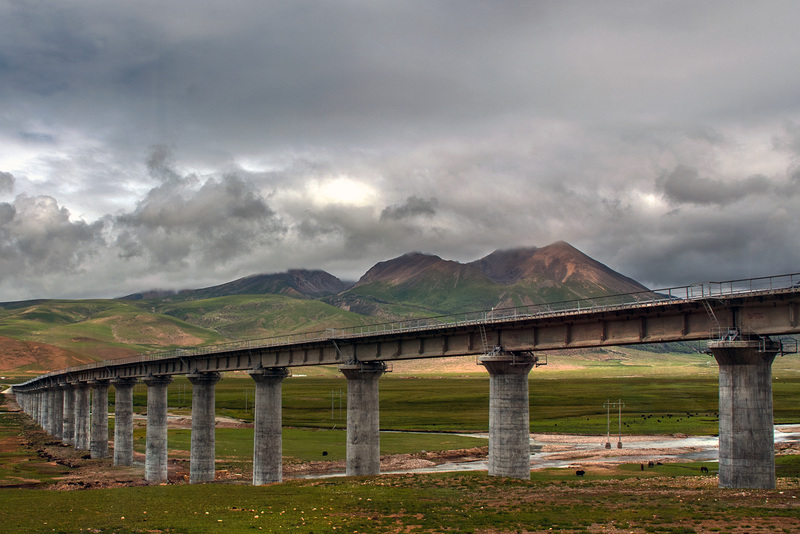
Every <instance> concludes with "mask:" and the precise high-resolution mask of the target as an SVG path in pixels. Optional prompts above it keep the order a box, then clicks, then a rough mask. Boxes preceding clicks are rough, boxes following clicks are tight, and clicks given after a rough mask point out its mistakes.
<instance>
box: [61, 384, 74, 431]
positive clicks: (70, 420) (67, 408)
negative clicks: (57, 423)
mask: <svg viewBox="0 0 800 534" xmlns="http://www.w3.org/2000/svg"><path fill="white" fill-rule="evenodd" d="M61 388H62V389H63V390H64V407H63V411H62V415H61V422H62V427H61V428H62V430H61V443H63V444H64V445H74V444H75V387H74V386H73V385H72V384H70V383H69V382H66V383H64V384H62V385H61Z"/></svg>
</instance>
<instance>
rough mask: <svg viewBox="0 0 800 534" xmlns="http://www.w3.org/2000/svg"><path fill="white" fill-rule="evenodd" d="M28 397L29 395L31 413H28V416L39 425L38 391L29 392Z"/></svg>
mask: <svg viewBox="0 0 800 534" xmlns="http://www.w3.org/2000/svg"><path fill="white" fill-rule="evenodd" d="M30 395H31V412H30V414H29V415H30V416H31V419H33V420H34V422H36V423H37V424H38V423H39V399H40V397H39V391H36V390H34V391H31V393H30Z"/></svg>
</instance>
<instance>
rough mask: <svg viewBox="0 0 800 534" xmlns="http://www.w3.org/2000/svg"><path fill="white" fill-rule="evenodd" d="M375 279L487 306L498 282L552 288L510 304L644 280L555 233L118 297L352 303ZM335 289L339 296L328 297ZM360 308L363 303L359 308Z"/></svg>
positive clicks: (614, 289) (611, 289) (624, 288)
mask: <svg viewBox="0 0 800 534" xmlns="http://www.w3.org/2000/svg"><path fill="white" fill-rule="evenodd" d="M378 285H379V286H381V288H382V292H383V293H385V292H386V288H402V289H403V290H404V291H402V294H399V295H383V296H379V295H375V294H372V295H371V296H372V297H373V298H374V300H377V301H385V302H388V301H387V299H386V298H385V297H387V296H388V297H392V298H390V299H389V301H392V302H402V301H403V300H404V299H406V298H407V297H408V296H409V295H408V290H410V289H412V288H414V286H417V285H418V286H420V290H421V291H436V290H440V291H447V292H452V291H454V290H461V291H469V290H470V289H472V290H475V291H478V292H484V293H487V292H488V293H499V294H498V295H497V298H494V299H492V298H490V299H488V300H486V304H487V305H490V306H496V305H501V304H503V303H504V302H503V298H504V297H503V295H502V293H503V288H502V287H496V286H524V287H525V288H526V289H525V290H526V291H528V292H530V290H531V288H532V287H533V286H538V287H539V288H540V289H545V290H549V291H544V292H543V293H542V295H541V298H534V297H530V298H525V297H524V296H518V297H519V298H516V299H514V298H511V295H506V297H508V298H507V299H506V300H508V302H507V303H508V304H513V303H514V302H517V303H522V304H525V303H531V302H534V301H541V300H542V299H546V298H547V296H548V295H550V296H553V295H555V296H559V295H561V296H563V297H564V300H566V299H567V298H581V297H590V296H596V295H598V294H609V293H629V292H635V291H645V290H647V288H646V287H645V286H643V285H641V284H639V283H638V282H636V281H635V280H633V279H631V278H628V277H626V276H623V275H622V274H620V273H618V272H616V271H614V270H612V269H610V268H609V267H607V266H606V265H604V264H602V263H600V262H599V261H597V260H595V259H593V258H590V257H589V256H587V255H586V254H584V253H583V252H581V251H579V250H578V249H576V248H575V247H573V246H572V245H570V244H569V243H566V242H564V241H559V242H556V243H553V244H551V245H548V246H545V247H541V248H539V247H526V248H514V249H508V250H496V251H494V252H492V253H491V254H489V255H488V256H485V257H483V258H481V259H479V260H475V261H473V262H470V263H460V262H457V261H452V260H445V259H442V258H441V257H439V256H436V255H433V254H424V253H421V252H411V253H408V254H404V255H402V256H399V257H397V258H394V259H391V260H386V261H382V262H379V263H377V264H375V265H374V266H373V267H372V268H370V269H369V270H368V271H367V272H366V273H365V274H364V275H363V276H362V277H361V278H360V279H359V280H358V282H356V283H355V284H352V283H348V282H343V281H342V280H340V279H339V278H337V277H335V276H334V275H332V274H329V273H327V272H325V271H322V270H306V269H291V270H289V271H287V272H284V273H274V274H255V275H250V276H246V277H244V278H240V279H238V280H234V281H232V282H227V283H225V284H220V285H216V286H211V287H206V288H202V289H186V290H181V291H177V292H176V291H159V290H151V291H144V292H139V293H134V294H131V295H127V296H125V297H122V299H123V300H141V299H164V298H174V299H177V300H199V299H206V298H213V297H224V296H231V295H260V294H273V295H286V296H291V297H295V298H312V299H320V298H325V297H328V298H326V300H327V301H329V302H330V303H332V304H334V305H336V306H339V307H343V308H345V309H352V308H353V306H352V303H353V301H354V299H353V298H352V297H353V295H357V296H358V297H357V298H363V297H365V296H370V294H371V293H374V291H372V289H375V288H376V287H377V286H378ZM459 286H460V287H459ZM492 286H495V291H491V290H489V289H488V288H491V287H492ZM554 288H556V289H558V291H555V290H554ZM523 292H524V291H523ZM534 292H535V291H534ZM412 293H413V291H412ZM514 293H520V291H515V292H514ZM337 295H339V296H341V298H331V297H335V296H337ZM412 300H413V299H412ZM479 300H480V299H479ZM476 304H478V302H476ZM362 308H363V307H362ZM434 310H435V311H443V309H441V308H438V307H434ZM364 311H365V310H364V309H361V310H360V312H361V313H364Z"/></svg>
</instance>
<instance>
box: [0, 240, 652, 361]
mask: <svg viewBox="0 0 800 534" xmlns="http://www.w3.org/2000/svg"><path fill="white" fill-rule="evenodd" d="M646 290H647V288H645V287H644V286H643V285H641V284H639V283H638V282H636V281H635V280H632V279H631V278H628V277H626V276H624V275H622V274H620V273H618V272H616V271H614V270H612V269H610V268H609V267H607V266H606V265H603V264H602V263H600V262H598V261H596V260H594V259H592V258H590V257H589V256H587V255H585V254H583V253H582V252H580V251H579V250H577V249H576V248H574V247H572V246H571V245H569V244H568V243H565V242H557V243H553V244H552V245H548V246H545V247H541V248H536V247H529V248H517V249H511V250H498V251H495V252H493V253H491V254H489V255H488V256H485V257H483V258H481V259H479V260H476V261H473V262H469V263H460V262H457V261H451V260H445V259H442V258H440V257H439V256H435V255H431V254H423V253H420V252H414V253H410V254H405V255H403V256H400V257H397V258H394V259H391V260H387V261H383V262H380V263H378V264H376V265H375V266H373V267H372V268H371V269H369V270H368V271H367V272H366V273H365V274H364V275H363V276H362V277H361V278H360V279H359V280H358V281H357V282H355V283H352V282H345V281H342V280H339V279H338V278H336V277H335V276H333V275H331V274H329V273H326V272H325V271H320V270H301V269H294V270H290V271H288V272H285V273H277V274H257V275H252V276H247V277H244V278H240V279H238V280H234V281H232V282H227V283H224V284H221V285H217V286H212V287H206V288H201V289H186V290H181V291H160V290H146V291H142V292H138V293H134V294H131V295H127V296H124V297H121V298H119V299H109V300H72V301H64V300H37V301H30V302H27V303H25V302H16V303H0V336H5V337H6V338H11V339H13V340H17V341H21V342H26V343H28V345H24V344H23V345H20V344H19V343H16V344H15V345H14V346H15V352H14V353H15V355H16V356H15V358H14V361H15V362H17V363H19V362H21V361H27V363H26V364H24V365H15V366H11V365H10V362H8V364H6V363H4V359H3V358H0V370H3V369H9V368H13V369H20V370H24V371H30V372H34V371H37V372H38V371H39V370H46V369H48V368H51V367H52V368H55V367H53V366H56V367H57V366H58V365H59V363H56V362H55V361H53V362H48V361H47V358H46V357H44V356H43V354H44V353H45V352H46V351H44V349H43V348H42V347H43V346H47V345H51V346H53V347H57V348H58V350H57V351H56V350H54V351H53V354H54V357H53V359H54V360H56V359H57V360H59V362H63V361H66V360H70V359H71V360H70V361H85V360H86V359H87V358H90V359H111V358H116V357H124V356H129V355H133V354H137V353H141V352H144V351H150V350H158V349H165V348H173V347H181V346H194V345H201V344H208V343H217V342H222V341H226V340H232V339H248V338H249V339H252V338H259V337H269V336H273V335H281V334H286V333H292V332H301V331H312V330H323V329H325V328H330V327H334V328H340V327H346V326H355V325H363V324H369V323H375V322H381V321H386V320H398V319H405V318H411V317H421V316H433V315H441V314H448V313H456V312H464V311H474V310H482V309H490V308H497V307H507V306H519V305H525V304H536V303H542V302H556V301H564V300H572V299H578V298H588V297H596V296H601V295H609V294H618V293H630V292H636V291H646ZM7 343H8V342H7V341H6V342H4V339H3V338H2V337H0V347H3V346H4V345H5V344H7ZM34 344H35V345H34ZM25 346H30V347H36V358H29V359H28V360H29V361H28V360H25V358H23V357H22V356H21V354H22V353H24V347H25ZM21 347H22V348H21ZM56 353H57V355H58V356H57V358H56V356H55V354H56ZM62 366H63V365H62Z"/></svg>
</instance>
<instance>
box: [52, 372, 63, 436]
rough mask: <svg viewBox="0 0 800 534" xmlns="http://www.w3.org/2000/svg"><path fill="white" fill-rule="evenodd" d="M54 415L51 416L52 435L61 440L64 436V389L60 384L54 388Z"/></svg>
mask: <svg viewBox="0 0 800 534" xmlns="http://www.w3.org/2000/svg"><path fill="white" fill-rule="evenodd" d="M52 410H53V411H52V414H51V415H50V426H51V427H52V429H53V431H52V432H51V433H50V434H52V436H53V437H54V438H57V439H59V440H60V439H61V437H62V436H63V435H64V388H63V386H61V385H60V384H59V385H58V386H55V387H54V388H53V401H52Z"/></svg>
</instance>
